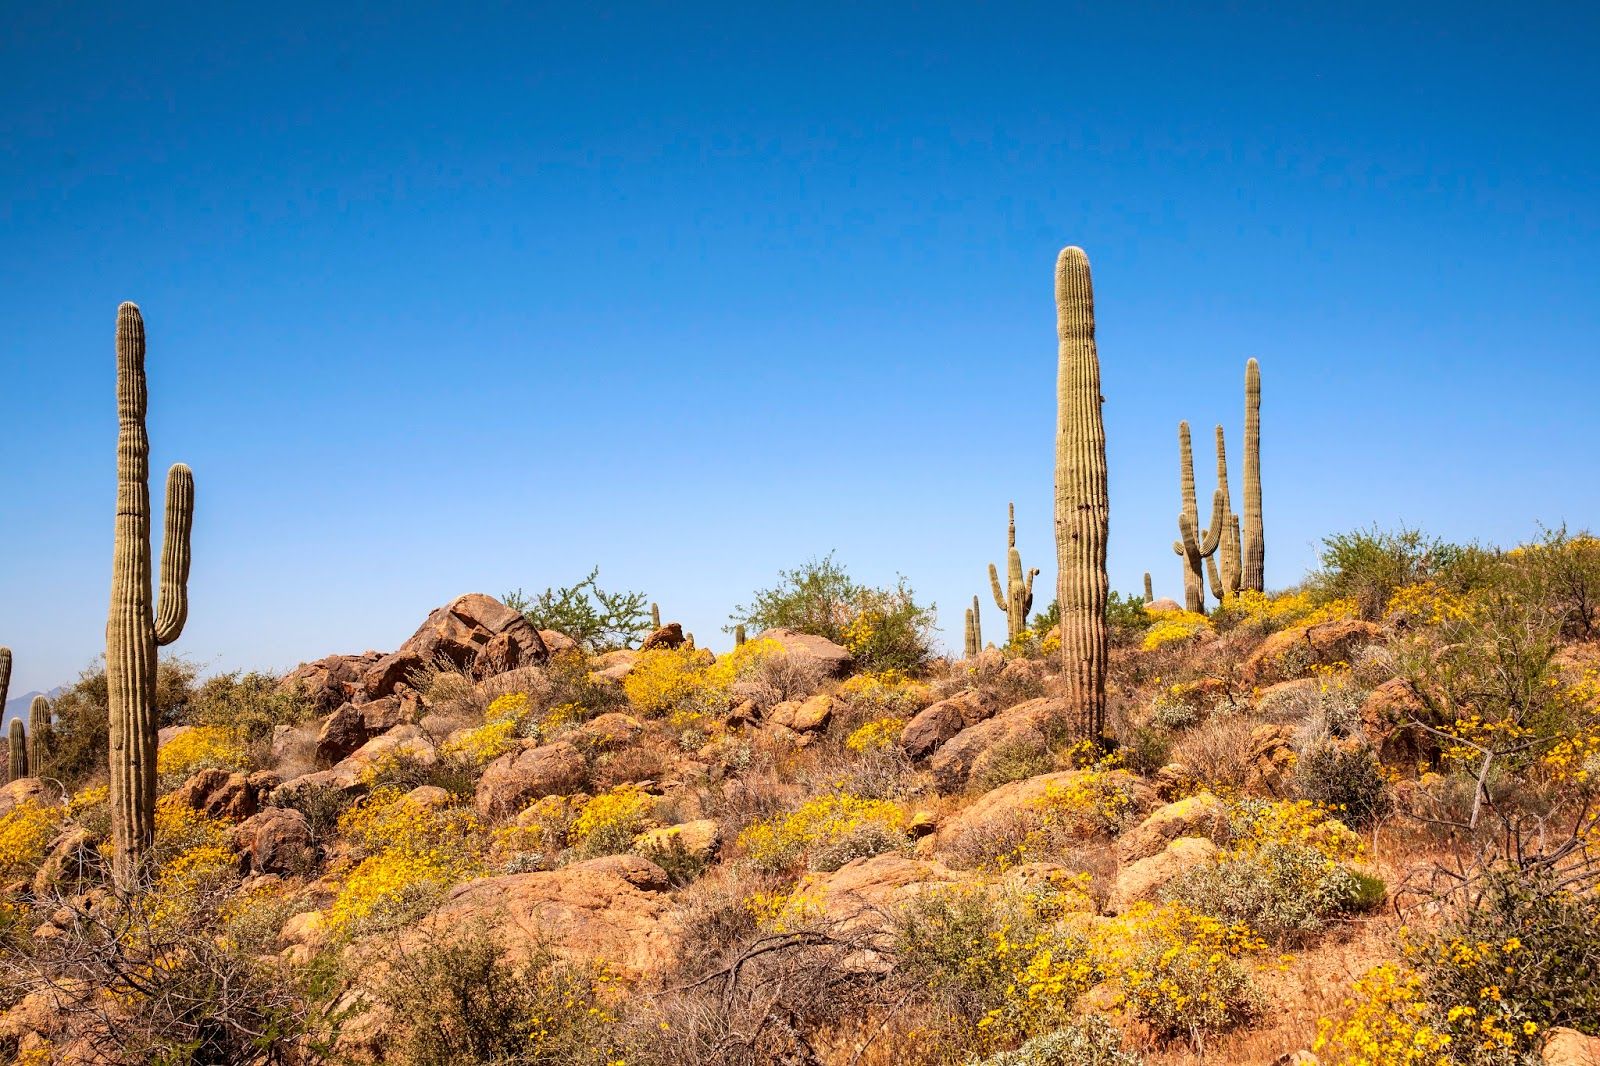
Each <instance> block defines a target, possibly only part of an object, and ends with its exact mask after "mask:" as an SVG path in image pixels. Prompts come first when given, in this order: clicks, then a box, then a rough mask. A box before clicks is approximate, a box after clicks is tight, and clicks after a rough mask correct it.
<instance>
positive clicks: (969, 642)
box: [964, 596, 983, 659]
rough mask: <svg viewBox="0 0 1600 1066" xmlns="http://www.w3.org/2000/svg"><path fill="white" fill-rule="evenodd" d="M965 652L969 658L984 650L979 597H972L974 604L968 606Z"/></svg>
mask: <svg viewBox="0 0 1600 1066" xmlns="http://www.w3.org/2000/svg"><path fill="white" fill-rule="evenodd" d="M964 650H965V652H966V657H967V658H968V659H971V658H973V657H974V656H976V655H977V654H978V652H980V651H982V650H983V619H982V616H981V615H980V614H979V613H978V597H976V596H974V597H972V606H971V607H968V608H967V633H966V643H965V649H964Z"/></svg>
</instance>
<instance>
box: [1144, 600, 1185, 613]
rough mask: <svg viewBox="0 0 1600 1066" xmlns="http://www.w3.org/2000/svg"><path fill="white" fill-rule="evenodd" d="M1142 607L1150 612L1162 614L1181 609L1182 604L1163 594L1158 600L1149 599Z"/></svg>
mask: <svg viewBox="0 0 1600 1066" xmlns="http://www.w3.org/2000/svg"><path fill="white" fill-rule="evenodd" d="M1144 609H1145V610H1146V611H1149V612H1150V613H1152V614H1162V613H1165V612H1169V611H1181V610H1183V604H1181V603H1179V602H1178V601H1177V600H1174V599H1172V598H1171V597H1168V596H1163V597H1161V598H1160V599H1159V600H1151V601H1150V602H1149V603H1147V604H1145V605H1144Z"/></svg>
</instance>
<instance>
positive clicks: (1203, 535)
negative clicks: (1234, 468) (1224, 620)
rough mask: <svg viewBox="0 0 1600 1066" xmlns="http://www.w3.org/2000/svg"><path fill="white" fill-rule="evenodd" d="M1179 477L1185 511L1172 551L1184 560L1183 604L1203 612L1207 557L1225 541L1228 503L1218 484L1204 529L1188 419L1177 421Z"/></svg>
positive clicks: (1180, 520)
mask: <svg viewBox="0 0 1600 1066" xmlns="http://www.w3.org/2000/svg"><path fill="white" fill-rule="evenodd" d="M1178 480H1179V484H1180V487H1181V489H1182V494H1183V510H1182V511H1180V512H1179V514H1178V532H1179V533H1180V534H1181V536H1180V538H1179V539H1178V540H1175V541H1173V542H1172V550H1173V552H1174V553H1175V554H1176V555H1177V556H1178V557H1179V558H1180V559H1182V560H1183V598H1184V606H1185V607H1186V608H1188V609H1189V610H1191V611H1194V612H1196V613H1200V612H1203V611H1204V610H1205V609H1206V586H1205V570H1204V565H1205V560H1206V559H1207V558H1208V557H1209V556H1210V555H1211V554H1212V553H1213V552H1215V551H1216V550H1217V545H1218V543H1220V541H1221V540H1222V527H1223V525H1224V524H1225V523H1226V521H1227V514H1228V502H1227V500H1226V498H1224V496H1223V494H1222V489H1221V488H1220V487H1219V488H1218V489H1217V491H1216V493H1215V494H1214V495H1213V496H1212V497H1211V525H1210V527H1209V528H1207V529H1204V530H1202V529H1201V528H1200V513H1199V507H1198V505H1197V504H1196V502H1195V495H1194V448H1193V446H1192V445H1191V444H1190V442H1189V423H1187V422H1179V423H1178Z"/></svg>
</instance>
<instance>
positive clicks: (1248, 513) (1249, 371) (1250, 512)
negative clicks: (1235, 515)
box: [1239, 359, 1267, 592]
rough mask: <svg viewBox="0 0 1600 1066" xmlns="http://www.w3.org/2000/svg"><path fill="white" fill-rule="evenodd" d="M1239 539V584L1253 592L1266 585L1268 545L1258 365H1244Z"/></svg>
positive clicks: (1259, 366)
mask: <svg viewBox="0 0 1600 1066" xmlns="http://www.w3.org/2000/svg"><path fill="white" fill-rule="evenodd" d="M1243 534H1244V536H1243V538H1242V539H1241V541H1240V544H1241V550H1240V557H1241V572H1240V575H1239V584H1240V586H1241V587H1242V588H1247V589H1249V590H1251V591H1252V592H1265V591H1266V588H1267V584H1266V581H1267V546H1266V539H1265V537H1264V535H1263V533H1262V529H1261V365H1260V364H1259V363H1257V362H1256V361H1255V360H1254V359H1252V360H1250V361H1249V362H1247V363H1245V365H1244V528H1243Z"/></svg>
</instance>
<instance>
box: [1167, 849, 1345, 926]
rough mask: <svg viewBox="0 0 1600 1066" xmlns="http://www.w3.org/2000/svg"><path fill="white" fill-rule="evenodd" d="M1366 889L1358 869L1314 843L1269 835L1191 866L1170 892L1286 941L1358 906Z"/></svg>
mask: <svg viewBox="0 0 1600 1066" xmlns="http://www.w3.org/2000/svg"><path fill="white" fill-rule="evenodd" d="M1364 891H1365V889H1364V887H1363V886H1362V885H1361V884H1359V883H1358V882H1357V881H1356V878H1355V875H1354V874H1352V873H1351V872H1350V871H1349V870H1347V869H1346V868H1345V867H1344V866H1342V865H1340V864H1339V863H1337V862H1335V861H1333V860H1332V859H1329V858H1328V857H1327V856H1325V855H1323V854H1321V853H1320V852H1318V851H1317V850H1316V849H1315V848H1312V847H1309V846H1307V845H1304V844H1297V843H1288V842H1281V841H1271V842H1268V843H1266V844H1263V845H1262V846H1261V847H1259V848H1256V849H1252V850H1248V851H1233V852H1227V853H1224V854H1223V855H1221V856H1219V857H1218V858H1217V859H1216V860H1215V861H1213V862H1211V863H1207V864H1205V865H1202V866H1200V867H1198V868H1196V869H1194V870H1191V871H1189V873H1188V874H1186V875H1185V876H1184V877H1182V878H1180V879H1178V880H1177V881H1175V882H1174V883H1173V884H1172V886H1171V888H1170V891H1169V892H1168V893H1167V896H1168V898H1169V899H1171V900H1174V901H1177V902H1180V903H1185V904H1187V905H1188V906H1190V907H1193V908H1194V909H1195V910H1197V911H1200V912H1202V913H1204V914H1209V915H1211V916H1212V917H1214V918H1219V919H1221V920H1222V921H1225V922H1243V923H1244V924H1245V925H1247V926H1249V927H1250V928H1251V929H1253V930H1255V931H1256V932H1257V933H1260V934H1261V935H1262V936H1263V937H1266V938H1267V939H1268V940H1270V941H1272V942H1274V943H1277V944H1280V945H1282V944H1289V943H1293V942H1296V941H1300V940H1304V939H1305V938H1306V937H1307V936H1310V935H1312V934H1314V933H1317V932H1319V931H1320V930H1321V929H1322V928H1323V926H1324V925H1325V924H1326V923H1327V920H1328V919H1329V918H1331V917H1332V916H1334V915H1336V914H1340V913H1342V912H1345V911H1350V910H1354V909H1355V906H1356V901H1357V900H1358V899H1359V898H1362V896H1363V893H1364Z"/></svg>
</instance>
